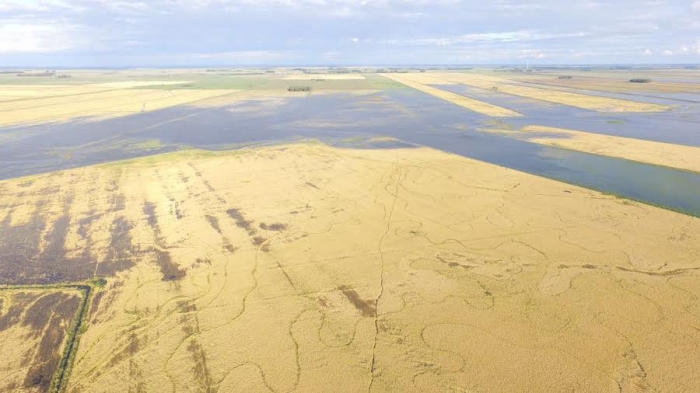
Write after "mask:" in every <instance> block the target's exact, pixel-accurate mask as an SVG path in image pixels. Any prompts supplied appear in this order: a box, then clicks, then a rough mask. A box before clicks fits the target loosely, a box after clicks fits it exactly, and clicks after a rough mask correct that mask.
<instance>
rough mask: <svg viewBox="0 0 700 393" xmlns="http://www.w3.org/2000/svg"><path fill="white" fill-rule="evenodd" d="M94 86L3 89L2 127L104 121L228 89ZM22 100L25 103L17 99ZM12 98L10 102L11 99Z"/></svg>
mask: <svg viewBox="0 0 700 393" xmlns="http://www.w3.org/2000/svg"><path fill="white" fill-rule="evenodd" d="M117 83H118V85H119V86H120V87H118V88H117V87H108V85H110V84H109V83H106V84H91V85H86V86H83V87H74V86H70V87H67V86H66V87H64V86H53V85H51V86H32V87H29V86H21V87H20V86H0V97H2V98H3V99H1V100H0V127H2V126H16V125H21V124H34V123H45V122H60V121H67V120H70V119H76V118H90V119H97V118H99V119H104V118H108V117H119V116H126V115H131V114H135V113H140V112H146V111H153V110H157V109H163V108H169V107H173V106H177V105H183V104H189V103H194V102H197V101H201V100H205V99H210V98H215V97H220V96H226V95H230V94H233V93H235V92H236V90H229V89H207V90H196V89H186V90H185V89H183V90H154V89H151V90H149V89H138V90H137V89H129V88H126V87H125V86H124V84H125V83H128V84H130V85H129V86H132V85H134V84H136V85H138V83H135V82H124V83H121V82H117ZM19 96H23V97H24V98H22V99H17V97H19ZM8 97H10V98H8Z"/></svg>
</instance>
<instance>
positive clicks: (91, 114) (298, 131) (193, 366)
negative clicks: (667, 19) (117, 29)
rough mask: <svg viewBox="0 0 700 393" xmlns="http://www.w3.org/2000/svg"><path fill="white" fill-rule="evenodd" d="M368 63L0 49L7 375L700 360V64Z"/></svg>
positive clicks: (321, 372)
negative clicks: (10, 67) (251, 62)
mask: <svg viewBox="0 0 700 393" xmlns="http://www.w3.org/2000/svg"><path fill="white" fill-rule="evenodd" d="M356 69H357V70H360V69H361V68H360V67H357V68H356ZM362 70H363V71H362V72H361V73H359V72H355V73H353V74H335V73H332V72H336V71H337V70H335V69H325V68H320V67H319V68H313V69H309V70H300V69H291V68H279V69H274V70H273V69H248V70H246V69H206V70H205V69H168V70H148V69H140V70H120V71H119V72H116V73H115V72H105V71H102V70H100V71H95V70H66V71H65V73H67V74H70V75H72V77H71V78H66V79H61V80H58V79H57V78H46V77H45V78H44V79H42V80H41V81H38V79H41V78H39V77H37V78H32V77H22V78H19V77H16V76H14V75H10V74H3V75H0V163H2V165H0V353H2V354H3V355H5V354H6V356H4V357H2V359H0V391H5V390H7V391H13V390H17V391H30V392H47V391H51V392H54V391H57V392H93V391H104V392H123V391H136V392H138V391H177V392H179V391H207V392H209V391H220V392H237V391H240V392H258V391H261V392H262V391H273V392H282V391H284V392H291V391H299V392H305V391H341V392H342V391H347V392H355V391H358V390H360V391H364V390H367V391H371V392H381V391H406V392H414V391H415V392H419V391H436V390H437V391H484V390H488V391H498V392H510V391H566V390H574V391H583V392H601V391H622V392H637V391H655V390H658V391H693V390H695V389H696V387H698V386H700V373H698V372H697V366H696V364H700V350H698V348H700V346H699V345H698V344H700V333H699V332H700V308H699V307H698V298H699V297H700V264H699V262H698V261H700V199H699V198H697V195H700V154H697V152H698V150H699V149H700V134H699V133H698V130H699V129H700V128H699V127H698V124H700V100H698V101H699V102H695V98H694V97H695V96H696V95H697V93H696V92H695V90H694V87H693V86H694V85H693V84H692V83H688V84H684V83H679V82H674V80H675V79H684V78H687V79H690V80H696V79H697V80H698V81H700V77H698V75H696V74H697V72H696V71H694V70H652V71H648V72H647V74H644V75H642V76H648V75H651V77H652V78H653V79H654V81H653V82H651V83H649V84H648V85H649V86H648V87H642V86H639V85H638V84H634V86H631V85H632V84H630V83H628V85H630V86H631V87H630V88H629V89H627V90H625V89H623V88H624V86H625V85H624V83H627V82H625V81H626V80H628V79H630V78H632V77H636V76H638V73H637V72H636V71H634V72H633V71H627V72H617V71H615V72H613V71H610V70H604V69H602V70H594V71H591V72H587V73H585V77H586V78H588V79H587V81H586V82H585V83H583V82H580V83H581V86H584V85H585V89H584V88H583V87H578V86H577V85H576V83H578V82H575V81H576V80H577V78H583V76H582V75H584V72H582V71H576V70H563V71H561V72H559V71H556V72H555V71H551V70H542V71H536V72H535V71H533V72H532V73H526V72H516V71H512V72H506V71H504V70H500V69H497V70H493V69H471V70H428V71H427V72H421V71H425V70H421V71H419V70H417V69H404V70H395V69H391V70H389V72H387V70H384V69H382V70H381V72H379V70H374V71H378V72H374V71H371V70H370V71H367V70H366V69H364V68H362ZM495 71H499V72H495ZM564 73H566V74H572V75H573V79H571V80H566V81H565V80H560V79H558V75H559V74H564ZM657 78H658V82H657ZM662 78H667V79H662ZM18 79H22V80H21V81H19V80H18ZM535 81H536V83H538V84H537V85H535V84H534V83H535ZM569 81H571V83H569ZM59 82H60V83H59ZM549 82H552V85H551V86H550V85H547V83H549ZM612 83H614V84H615V86H617V87H619V89H620V91H617V90H614V89H613V88H611V87H610V86H612V85H611V84H612ZM657 83H658V86H657V87H656V88H654V86H655V85H656V84H657ZM559 84H562V85H563V84H567V85H566V86H559ZM686 85H687V88H684V86H686ZM298 86H303V87H309V88H310V91H303V92H293V91H289V89H290V88H291V87H298ZM493 86H497V87H498V88H497V89H491V87H493ZM534 86H536V87H534ZM598 87H599V89H598ZM645 89H648V90H645ZM654 89H656V90H654ZM623 90H624V91H623ZM621 92H622V93H624V94H621ZM678 94H680V95H678Z"/></svg>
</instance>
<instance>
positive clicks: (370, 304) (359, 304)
mask: <svg viewBox="0 0 700 393" xmlns="http://www.w3.org/2000/svg"><path fill="white" fill-rule="evenodd" d="M338 289H339V290H340V291H341V292H343V295H345V297H346V298H348V300H349V301H350V303H351V304H352V305H353V306H355V308H356V309H357V310H358V311H359V312H360V313H361V314H362V316H363V317H376V316H377V305H376V304H375V302H374V300H364V299H362V298H361V297H360V295H359V294H358V293H357V292H356V291H355V290H354V289H352V288H351V287H348V286H346V285H341V286H339V287H338Z"/></svg>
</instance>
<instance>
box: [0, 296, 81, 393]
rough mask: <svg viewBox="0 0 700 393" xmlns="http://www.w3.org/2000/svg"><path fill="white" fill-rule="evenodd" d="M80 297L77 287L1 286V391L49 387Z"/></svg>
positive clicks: (37, 390) (45, 389)
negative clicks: (11, 287) (19, 287)
mask: <svg viewBox="0 0 700 393" xmlns="http://www.w3.org/2000/svg"><path fill="white" fill-rule="evenodd" d="M80 299H81V294H80V293H79V291H77V290H76V291H71V290H67V289H3V288H1V287H0V353H2V362H0V391H3V392H18V391H19V392H46V391H49V389H51V388H52V383H53V381H54V376H55V374H56V373H57V371H58V370H59V368H60V367H59V366H60V365H59V363H60V361H61V358H62V355H63V352H64V349H65V344H66V339H67V338H68V337H69V335H70V333H69V328H70V327H71V325H73V323H74V320H75V318H76V313H77V311H78V308H79V306H80Z"/></svg>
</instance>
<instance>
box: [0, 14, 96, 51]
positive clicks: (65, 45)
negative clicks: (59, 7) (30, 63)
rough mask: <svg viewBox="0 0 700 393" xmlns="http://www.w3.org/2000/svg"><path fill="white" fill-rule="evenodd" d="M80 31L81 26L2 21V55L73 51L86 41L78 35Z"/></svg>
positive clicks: (0, 46)
mask: <svg viewBox="0 0 700 393" xmlns="http://www.w3.org/2000/svg"><path fill="white" fill-rule="evenodd" d="M79 30H80V27H79V26H76V25H69V24H61V23H58V22H55V21H53V22H52V21H47V22H44V23H25V22H23V21H18V20H9V21H8V20H4V21H0V53H13V52H14V53H44V52H59V51H64V50H67V49H71V48H74V47H75V46H76V45H79V44H80V43H81V42H82V41H84V40H81V39H80V38H79V37H78V34H76V33H77V32H78V31H79Z"/></svg>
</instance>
